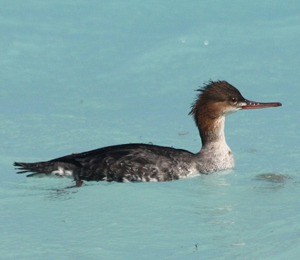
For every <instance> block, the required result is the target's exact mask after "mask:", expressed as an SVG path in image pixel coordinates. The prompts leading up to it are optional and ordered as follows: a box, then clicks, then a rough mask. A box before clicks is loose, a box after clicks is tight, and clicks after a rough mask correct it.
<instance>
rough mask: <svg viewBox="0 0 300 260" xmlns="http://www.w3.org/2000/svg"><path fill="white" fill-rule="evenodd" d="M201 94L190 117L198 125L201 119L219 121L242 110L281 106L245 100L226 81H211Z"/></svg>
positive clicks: (202, 89) (275, 103) (193, 105)
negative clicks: (220, 118) (222, 117)
mask: <svg viewBox="0 0 300 260" xmlns="http://www.w3.org/2000/svg"><path fill="white" fill-rule="evenodd" d="M197 91H199V92H200V93H199V94H198V97H197V99H196V101H195V102H194V103H193V104H192V109H191V112H190V115H193V116H194V118H195V121H196V123H197V125H199V123H200V119H202V118H207V119H217V118H219V117H220V116H225V115H227V114H230V113H233V112H235V111H237V110H240V109H257V108H268V107H278V106H281V103H279V102H273V103H260V102H254V101H249V100H247V99H245V98H244V97H243V96H242V94H241V93H240V92H239V91H238V89H236V88H235V87H234V86H232V85H230V84H229V83H228V82H226V81H209V82H208V83H207V84H205V85H204V87H202V88H200V89H198V90H197Z"/></svg>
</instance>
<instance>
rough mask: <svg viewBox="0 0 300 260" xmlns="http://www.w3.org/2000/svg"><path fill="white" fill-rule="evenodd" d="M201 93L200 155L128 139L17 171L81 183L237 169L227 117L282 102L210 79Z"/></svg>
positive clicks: (196, 114) (194, 109)
mask: <svg viewBox="0 0 300 260" xmlns="http://www.w3.org/2000/svg"><path fill="white" fill-rule="evenodd" d="M197 91H198V94H197V98H196V100H195V101H194V102H193V103H192V106H191V111H190V113H189V115H192V116H193V118H194V121H195V123H196V126H197V128H198V130H199V134H200V138H201V142H202V147H201V149H200V151H199V152H197V153H192V152H190V151H187V150H183V149H176V148H173V147H166V146H158V145H153V144H142V143H128V144H121V145H113V146H108V147H102V148H99V149H95V150H91V151H87V152H82V153H72V154H69V155H66V156H63V157H59V158H56V159H52V160H49V161H41V162H34V163H25V162H15V163H14V166H15V167H16V170H17V171H18V172H17V173H30V174H28V175H27V176H28V177H32V176H36V175H40V174H46V175H57V176H61V177H72V178H73V179H74V181H75V183H76V184H75V185H74V187H80V186H82V185H83V184H84V181H107V182H112V181H115V182H150V181H153V182H161V181H173V180H178V179H182V178H187V177H189V176H194V175H197V174H209V173H212V172H217V171H222V170H226V169H230V168H234V167H235V162H234V157H233V153H232V151H231V149H230V148H229V146H228V145H227V143H226V140H225V134H224V125H225V116H226V115H228V114H231V113H233V112H236V111H238V110H246V109H258V108H268V107H278V106H281V105H282V104H281V103H279V102H272V103H260V102H254V101H249V100H247V99H245V98H244V97H243V96H242V94H241V93H240V91H239V90H238V89H237V88H235V87H234V86H232V85H231V84H229V83H228V82H227V81H224V80H218V81H212V80H209V81H208V82H206V83H205V84H204V86H203V87H200V88H199V89H197ZM72 187H73V186H72Z"/></svg>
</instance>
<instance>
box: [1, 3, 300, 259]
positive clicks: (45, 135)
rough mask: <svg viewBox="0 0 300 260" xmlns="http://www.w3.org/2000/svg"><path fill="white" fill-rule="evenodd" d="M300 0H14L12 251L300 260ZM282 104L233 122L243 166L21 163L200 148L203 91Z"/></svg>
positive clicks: (8, 149)
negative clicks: (17, 166)
mask: <svg viewBox="0 0 300 260" xmlns="http://www.w3.org/2000/svg"><path fill="white" fill-rule="evenodd" d="M298 9H299V3H298V2H296V1H294V2H293V1H292V2H291V1H290V2H288V3H282V2H278V3H275V2H274V1H254V2H253V1H252V2H251V3H250V2H249V3H244V2H243V3H242V2H238V1H230V2H229V1H210V2H207V1H190V2H189V4H186V3H183V2H178V1H175V2H174V1H172V2H171V1H164V2H159V1H157V2H156V1H154V2H153V1H152V2H151V3H150V2H149V3H148V2H145V1H127V2H126V3H123V2H118V1H110V2H109V3H108V2H107V3H99V2H98V1H64V2H59V1H51V2H46V1H35V0H34V1H30V2H27V3H24V2H23V1H13V2H7V3H6V4H3V5H2V7H1V10H0V13H1V24H2V25H1V27H0V32H1V35H2V41H1V42H0V61H1V62H0V66H1V70H0V75H1V77H0V83H1V89H0V93H1V95H0V120H1V124H0V143H1V146H0V153H1V156H0V163H1V172H0V180H1V182H0V206H1V214H0V224H1V225H0V234H1V237H0V252H1V257H2V258H3V259H272V260H273V259H298V255H299V253H300V249H299V247H298V244H299V240H300V239H299V237H300V236H299V234H300V225H299V223H300V210H299V207H298V205H299V203H298V198H299V193H300V187H299V183H300V182H299V181H300V178H299V171H300V160H299V158H300V152H299V141H300V140H299V135H298V132H299V131H298V129H299V124H300V122H299V116H300V112H299V109H298V106H297V103H298V96H299V94H300V90H299V86H298V82H299V79H298V75H299V73H298V72H299V69H300V68H299V57H298V42H299V40H300V26H299V24H300V23H299V19H300V18H299V15H298V13H297V10H298ZM210 78H211V79H213V80H217V79H225V80H227V81H228V82H230V83H231V84H233V85H234V86H236V87H237V88H238V89H239V90H240V91H241V93H242V94H243V95H244V96H245V97H246V98H248V99H250V100H255V101H266V102H267V101H279V102H282V104H283V106H282V107H280V108H272V109H271V108H270V109H265V110H253V111H240V112H237V113H235V114H233V115H230V116H228V117H227V119H226V138H227V141H228V144H229V146H230V147H231V149H232V150H233V152H234V155H235V161H236V168H235V169H234V170H232V171H227V172H225V173H214V174H211V175H203V176H197V177H195V178H190V179H186V180H180V181H174V182H166V183H124V184H122V183H86V184H85V186H84V187H82V188H74V189H66V187H68V186H70V185H72V180H70V179H61V178H26V177H25V176H23V175H16V174H15V171H14V168H13V166H12V164H13V162H14V161H39V160H48V159H52V158H55V157H59V156H62V155H65V154H69V153H73V152H81V151H85V150H89V149H95V148H98V147H101V146H106V145H113V144H119V143H130V142H143V143H149V142H153V143H154V144H160V145H167V146H173V147H178V148H183V149H187V150H191V151H193V152H197V151H198V150H199V149H200V147H201V143H200V140H199V137H198V133H197V129H195V126H194V123H193V121H192V118H191V117H189V116H188V115H187V114H188V112H189V106H190V104H191V102H192V101H193V100H194V98H195V94H196V93H195V92H194V91H193V90H194V89H197V88H198V87H199V86H201V85H202V84H203V82H205V81H207V80H209V79H210Z"/></svg>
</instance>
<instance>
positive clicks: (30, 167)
mask: <svg viewBox="0 0 300 260" xmlns="http://www.w3.org/2000/svg"><path fill="white" fill-rule="evenodd" d="M14 166H15V167H16V170H17V173H18V174H21V173H26V172H31V174H28V175H27V177H31V176H35V175H38V174H42V173H44V174H50V173H56V172H57V173H59V171H63V170H64V167H63V166H62V165H60V163H59V162H51V161H48V162H36V163H23V162H15V163H14ZM58 175H60V174H58Z"/></svg>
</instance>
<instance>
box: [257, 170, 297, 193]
mask: <svg viewBox="0 0 300 260" xmlns="http://www.w3.org/2000/svg"><path fill="white" fill-rule="evenodd" d="M290 179H292V178H291V177H290V176H288V175H286V174H276V173H262V174H258V175H256V177H255V179H254V180H255V181H261V182H265V183H264V184H266V185H264V186H260V187H258V188H260V189H273V190H278V189H281V188H283V187H284V185H285V183H286V182H287V181H288V180H290Z"/></svg>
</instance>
